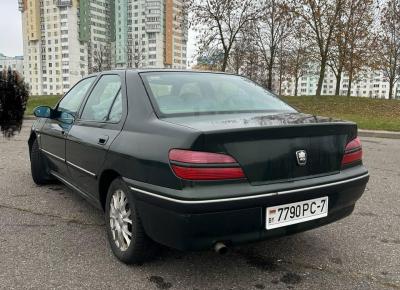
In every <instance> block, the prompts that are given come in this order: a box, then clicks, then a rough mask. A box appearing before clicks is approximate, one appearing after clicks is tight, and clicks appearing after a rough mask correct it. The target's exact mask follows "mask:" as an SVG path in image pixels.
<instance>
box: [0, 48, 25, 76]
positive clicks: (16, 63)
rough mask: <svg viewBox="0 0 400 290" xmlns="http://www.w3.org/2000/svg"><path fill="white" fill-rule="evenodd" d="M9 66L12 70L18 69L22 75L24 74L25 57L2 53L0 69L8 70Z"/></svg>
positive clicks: (0, 55) (0, 54)
mask: <svg viewBox="0 0 400 290" xmlns="http://www.w3.org/2000/svg"><path fill="white" fill-rule="evenodd" d="M9 67H10V68H11V69H12V70H14V71H17V72H18V73H19V74H20V75H23V74H24V57H23V56H14V57H9V56H5V55H4V54H2V53H0V71H2V70H7V69H8V68H9Z"/></svg>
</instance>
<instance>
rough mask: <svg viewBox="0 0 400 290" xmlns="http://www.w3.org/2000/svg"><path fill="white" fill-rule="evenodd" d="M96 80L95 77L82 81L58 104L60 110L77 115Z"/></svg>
mask: <svg viewBox="0 0 400 290" xmlns="http://www.w3.org/2000/svg"><path fill="white" fill-rule="evenodd" d="M95 79H96V78H95V77H90V78H87V79H84V80H81V81H80V82H79V83H78V84H76V85H75V86H74V87H73V88H72V89H71V90H70V91H69V92H68V93H67V94H66V95H65V96H64V98H63V99H62V100H61V101H60V103H59V104H58V110H59V111H63V112H69V113H72V114H76V112H78V110H79V107H80V105H81V103H82V101H83V98H84V97H85V95H86V92H87V91H88V89H89V88H90V85H91V84H92V83H93V81H94V80H95Z"/></svg>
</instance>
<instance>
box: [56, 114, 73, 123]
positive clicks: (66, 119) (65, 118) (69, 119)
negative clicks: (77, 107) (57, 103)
mask: <svg viewBox="0 0 400 290" xmlns="http://www.w3.org/2000/svg"><path fill="white" fill-rule="evenodd" d="M58 120H59V121H60V122H62V123H64V124H68V125H70V124H72V123H74V121H75V117H74V116H73V115H72V114H71V113H68V112H61V114H60V117H59V118H58Z"/></svg>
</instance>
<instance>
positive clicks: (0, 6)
mask: <svg viewBox="0 0 400 290" xmlns="http://www.w3.org/2000/svg"><path fill="white" fill-rule="evenodd" d="M0 53H3V54H5V55H7V56H16V55H22V54H23V52H22V28H21V13H20V12H19V10H18V0H0Z"/></svg>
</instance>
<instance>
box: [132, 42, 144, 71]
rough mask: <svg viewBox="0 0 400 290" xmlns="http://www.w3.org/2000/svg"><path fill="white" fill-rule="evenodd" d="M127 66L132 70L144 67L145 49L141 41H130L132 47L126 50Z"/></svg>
mask: <svg viewBox="0 0 400 290" xmlns="http://www.w3.org/2000/svg"><path fill="white" fill-rule="evenodd" d="M128 51H129V52H130V54H129V55H128V64H129V66H130V67H133V68H140V67H142V66H143V65H144V63H145V60H146V54H145V48H144V47H143V45H142V42H141V40H138V39H135V40H134V41H132V47H130V48H129V49H128Z"/></svg>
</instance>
